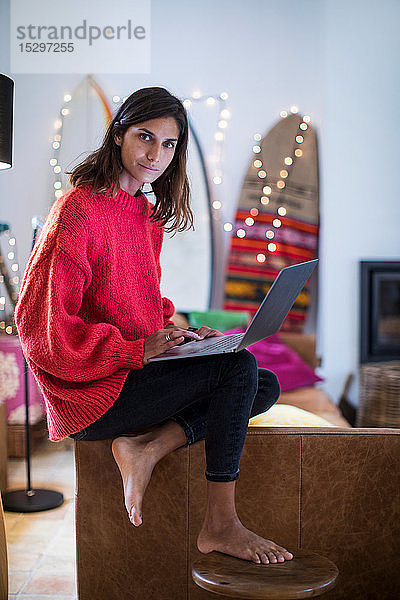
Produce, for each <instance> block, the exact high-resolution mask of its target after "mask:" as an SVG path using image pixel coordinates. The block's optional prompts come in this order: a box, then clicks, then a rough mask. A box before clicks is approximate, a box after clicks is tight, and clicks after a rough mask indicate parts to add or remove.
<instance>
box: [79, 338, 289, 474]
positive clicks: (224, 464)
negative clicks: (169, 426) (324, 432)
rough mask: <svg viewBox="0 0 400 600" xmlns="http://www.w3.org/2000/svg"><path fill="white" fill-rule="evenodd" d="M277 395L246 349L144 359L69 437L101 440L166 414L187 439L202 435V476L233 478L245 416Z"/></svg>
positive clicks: (275, 387)
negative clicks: (103, 407) (107, 404)
mask: <svg viewBox="0 0 400 600" xmlns="http://www.w3.org/2000/svg"><path fill="white" fill-rule="evenodd" d="M279 394H280V386H279V382H278V379H277V377H276V375H275V374H274V373H272V372H271V371H268V370H266V369H259V368H258V367H257V362H256V359H255V358H254V356H253V354H251V353H250V352H248V351H247V350H242V351H241V352H237V353H229V354H220V355H214V356H204V357H201V358H188V359H179V360H171V361H166V362H155V363H150V364H148V365H146V366H145V367H144V368H143V369H138V370H136V369H135V370H132V371H130V373H129V374H128V377H127V379H126V381H125V384H124V387H123V388H122V390H121V393H120V395H119V396H118V398H117V400H116V401H115V403H114V404H113V406H112V407H111V408H110V409H109V410H108V411H107V412H106V413H104V414H103V415H102V416H101V417H100V418H99V419H98V420H97V421H95V422H94V423H92V424H90V425H89V426H88V427H86V428H85V429H83V430H82V431H80V432H79V433H75V434H72V435H71V436H70V437H72V438H74V439H78V440H84V441H95V440H104V439H108V438H113V437H117V436H120V435H124V434H128V433H135V432H139V431H140V430H142V429H145V428H147V427H150V426H154V425H157V424H159V423H162V422H164V421H167V420H169V419H172V420H174V421H176V422H177V423H178V424H179V425H180V426H181V427H182V428H183V430H184V432H185V434H186V438H187V444H193V443H194V442H197V441H198V440H201V439H204V438H205V449H206V464H207V466H206V473H205V475H206V479H208V480H209V481H234V480H235V479H237V478H238V476H239V462H240V457H241V455H242V450H243V446H244V441H245V437H246V432H247V426H248V422H249V418H250V417H252V416H254V415H258V414H260V413H262V412H264V411H266V410H268V409H269V408H270V407H271V406H272V405H273V404H274V403H275V402H276V401H277V399H278V397H279Z"/></svg>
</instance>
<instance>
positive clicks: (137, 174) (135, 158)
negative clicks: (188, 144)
mask: <svg viewBox="0 0 400 600" xmlns="http://www.w3.org/2000/svg"><path fill="white" fill-rule="evenodd" d="M178 137H179V127H178V124H177V122H176V121H175V119H174V118H173V117H160V118H158V119H150V120H149V121H143V122H142V123H137V124H136V125H131V126H130V127H129V128H128V129H127V130H126V131H125V134H124V136H123V138H122V137H121V136H117V135H115V137H114V140H115V143H116V144H118V146H121V160H122V165H123V171H122V173H121V176H120V185H121V187H123V188H124V189H125V190H126V191H128V192H129V193H136V191H137V190H138V189H139V188H140V186H141V185H142V184H143V183H152V182H153V181H155V180H156V179H157V178H158V177H160V175H161V174H162V173H164V171H165V170H166V168H167V167H168V165H169V164H170V162H171V161H172V159H173V157H174V154H175V148H176V144H177V141H178Z"/></svg>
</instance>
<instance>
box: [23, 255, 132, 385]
mask: <svg viewBox="0 0 400 600" xmlns="http://www.w3.org/2000/svg"><path fill="white" fill-rule="evenodd" d="M89 278H90V274H89V273H88V272H85V271H84V270H83V269H81V268H80V267H79V266H78V265H76V264H75V262H74V261H72V260H71V258H70V257H69V256H68V255H67V254H66V253H65V252H64V251H63V250H61V249H60V248H59V249H58V251H55V252H53V253H51V254H50V255H49V256H48V257H47V258H46V260H43V261H41V262H40V263H38V264H37V265H36V267H35V268H31V269H30V270H28V272H27V274H26V276H25V277H24V281H23V285H22V290H21V293H20V296H19V299H18V303H17V306H16V309H15V323H16V326H17V330H18V333H19V337H20V342H21V346H22V350H23V352H24V355H25V357H26V359H27V362H28V364H29V363H34V364H35V365H36V366H37V367H39V368H40V369H42V370H43V371H45V372H46V373H49V374H51V375H54V376H55V377H58V378H60V379H63V380H65V381H90V380H95V379H102V378H104V377H107V376H109V375H111V374H113V373H115V371H117V370H119V369H123V368H128V369H140V368H142V367H143V362H142V361H143V353H144V339H140V340H135V341H128V340H125V339H124V338H123V337H122V334H121V332H120V331H119V329H118V328H117V327H115V326H114V325H112V324H110V323H93V324H88V323H86V322H85V321H84V320H83V319H82V318H81V317H80V316H78V312H79V309H80V307H81V305H82V299H83V294H84V291H85V290H86V289H87V287H88V285H89V283H90V280H89Z"/></svg>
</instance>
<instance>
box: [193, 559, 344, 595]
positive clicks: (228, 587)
mask: <svg viewBox="0 0 400 600" xmlns="http://www.w3.org/2000/svg"><path fill="white" fill-rule="evenodd" d="M338 574H339V571H338V568H337V567H336V565H335V564H334V563H333V562H331V561H330V560H328V559H327V558H324V557H323V556H319V555H318V554H314V553H313V552H308V551H307V550H300V549H299V550H297V551H296V550H294V551H293V558H292V560H288V561H285V562H283V563H270V564H268V565H262V564H256V563H252V562H249V561H245V560H240V559H238V558H233V557H232V556H227V555H226V554H221V553H220V552H211V553H210V554H208V555H207V556H205V557H204V558H202V559H201V560H199V561H198V562H196V563H195V564H194V565H193V568H192V577H193V580H194V582H195V583H197V585H198V586H199V587H201V588H204V589H205V590H207V591H209V592H213V593H214V594H219V595H221V596H225V597H229V598H246V599H247V600H250V599H251V598H263V599H264V600H291V599H292V598H312V597H314V596H321V594H324V593H325V592H327V591H328V590H330V589H331V588H333V587H334V586H335V583H336V579H337V576H338Z"/></svg>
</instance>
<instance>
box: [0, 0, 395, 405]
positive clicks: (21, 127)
mask: <svg viewBox="0 0 400 600" xmlns="http://www.w3.org/2000/svg"><path fill="white" fill-rule="evenodd" d="M8 14H9V5H8V1H7V0H3V1H2V2H1V3H0V27H1V29H0V71H1V72H3V73H7V74H10V71H9V49H8V44H9V41H8V27H9V25H8ZM399 24H400V3H398V2H397V1H396V0H393V1H390V0H384V1H380V2H378V1H376V0H364V1H361V0H360V1H359V0H348V1H345V0H342V1H339V2H338V1H337V0H336V1H334V0H325V1H321V0H302V1H299V0H289V1H287V2H285V3H282V2H281V0H264V1H263V2H258V3H252V4H249V3H248V2H246V1H245V0H218V1H215V0H203V1H202V2H182V1H180V0H153V2H152V34H151V35H152V72H151V74H150V75H132V76H127V75H118V74H104V75H97V76H96V79H97V80H98V81H99V83H100V85H101V86H102V87H103V88H104V90H105V91H106V93H107V94H108V96H109V98H111V96H112V95H113V94H119V95H121V96H124V95H127V94H129V93H130V92H131V91H132V90H133V89H135V88H137V87H139V86H143V85H161V86H166V87H168V89H170V90H171V91H172V92H173V93H176V94H177V95H179V96H181V97H185V96H186V95H189V94H191V93H192V91H194V90H195V89H198V90H200V91H201V92H202V93H204V94H216V93H219V92H221V91H227V92H228V93H229V105H230V109H231V112H232V120H231V124H230V127H229V130H228V132H227V140H226V146H225V182H224V185H223V187H222V189H221V192H220V198H221V199H222V200H223V201H224V203H225V206H226V209H225V215H226V217H227V219H229V218H230V217H231V216H232V215H233V214H234V210H235V203H236V201H237V197H238V193H239V189H240V185H241V181H242V178H243V176H244V173H245V170H246V167H247V163H248V161H249V158H250V153H251V147H252V136H253V134H254V133H255V132H256V131H259V132H261V133H264V132H266V131H267V130H268V129H269V128H270V127H271V126H272V125H273V124H274V122H275V121H276V120H277V118H278V115H279V112H280V110H282V109H283V108H286V109H287V108H289V107H290V106H291V105H292V104H296V105H297V106H299V108H300V111H301V112H303V113H307V114H310V115H311V117H312V120H313V125H314V127H316V129H317V133H318V136H319V144H320V165H321V265H320V307H319V326H318V346H319V352H320V353H321V355H322V357H323V368H322V372H323V375H324V376H325V377H326V378H327V383H326V388H327V391H328V392H330V393H331V394H332V396H333V397H334V398H335V399H337V398H338V396H339V393H340V390H341V387H342V385H343V382H344V380H345V377H346V375H347V374H348V373H349V372H356V371H357V365H358V273H357V261H358V260H359V259H360V258H367V257H370V258H383V257H390V258H396V257H398V255H399V254H400V252H399V249H400V248H399V238H398V235H397V230H398V228H399V222H400V219H399V202H398V201H397V198H396V184H395V182H396V179H395V173H396V166H395V161H396V159H397V152H398V134H399V126H398V122H397V120H396V109H397V106H398V103H399V94H400V89H399V82H398V77H397V72H398V66H397V65H398V60H399V50H400V48H399V45H400V44H399V36H398V33H397V31H398V28H399ZM11 76H13V75H12V74H11ZM13 78H14V80H15V85H16V105H15V166H14V168H13V169H12V170H10V171H6V172H2V173H1V176H0V202H1V209H0V220H5V221H7V222H9V223H10V224H11V225H12V227H13V230H14V232H15V234H16V236H17V240H18V246H19V257H20V263H21V264H23V262H24V261H25V260H26V257H27V256H28V251H29V244H30V236H31V231H30V216H31V215H33V214H41V213H43V212H45V209H46V207H47V206H48V203H49V197H48V181H49V172H48V159H49V156H50V144H49V140H50V137H51V135H52V134H53V128H52V127H53V121H54V118H55V116H56V115H57V113H58V110H59V107H60V104H61V103H62V98H63V95H64V94H65V93H68V92H71V90H72V89H73V87H74V86H75V85H76V84H77V82H78V81H79V80H80V79H81V76H80V75H76V76H75V75H62V76H61V75H15V76H13ZM207 110H208V112H207ZM196 119H197V121H196V123H195V124H197V129H198V134H199V137H200V139H201V142H202V144H203V146H204V148H205V151H206V154H207V155H210V154H212V151H213V144H214V143H213V135H214V131H215V124H216V113H215V111H214V112H212V109H207V108H206V107H204V109H200V108H198V109H197V110H196ZM356 396H357V390H356V387H354V388H353V390H352V399H353V401H354V402H356V400H357V398H356Z"/></svg>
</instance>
